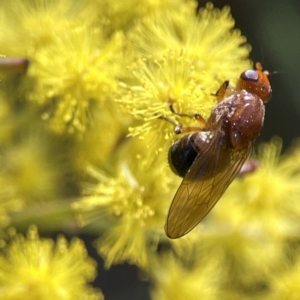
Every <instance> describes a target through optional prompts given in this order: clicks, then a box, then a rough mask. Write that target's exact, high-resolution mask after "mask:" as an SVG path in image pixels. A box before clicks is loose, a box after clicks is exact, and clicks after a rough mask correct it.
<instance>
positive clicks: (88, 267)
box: [0, 227, 102, 300]
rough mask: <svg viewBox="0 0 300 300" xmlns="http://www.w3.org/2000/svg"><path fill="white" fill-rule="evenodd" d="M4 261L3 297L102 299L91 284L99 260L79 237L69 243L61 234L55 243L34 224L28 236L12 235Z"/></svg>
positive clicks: (0, 279) (0, 280)
mask: <svg viewBox="0 0 300 300" xmlns="http://www.w3.org/2000/svg"><path fill="white" fill-rule="evenodd" d="M0 262H1V263H0V265H1V267H0V297H1V299H7V300H18V299H32V300H47V299H49V300H50V299H66V300H73V299H74V300H75V299H76V300H77V299H95V300H96V299H102V296H101V293H100V292H99V291H98V290H95V289H92V287H91V286H89V285H88V282H89V281H91V280H93V279H94V278H95V274H96V271H95V262H94V261H93V260H92V259H91V258H89V257H88V256H87V253H86V250H85V247H84V244H83V243H82V241H80V240H79V239H73V240H72V241H71V242H70V243H68V242H67V240H66V239H65V238H64V237H59V238H58V239H57V242H56V244H55V243H54V242H53V240H51V239H42V238H39V236H38V233H37V229H36V228H35V227H31V228H30V229H29V231H28V234H27V237H24V236H23V235H21V234H18V235H15V236H12V237H11V241H10V242H9V243H8V244H7V245H6V246H5V247H4V248H3V249H2V253H1V254H0Z"/></svg>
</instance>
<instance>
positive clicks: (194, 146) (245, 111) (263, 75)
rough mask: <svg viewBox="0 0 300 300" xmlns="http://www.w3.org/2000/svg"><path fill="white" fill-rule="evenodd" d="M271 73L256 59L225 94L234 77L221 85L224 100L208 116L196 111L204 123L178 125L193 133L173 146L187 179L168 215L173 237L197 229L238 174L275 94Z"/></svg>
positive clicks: (173, 162)
mask: <svg viewBox="0 0 300 300" xmlns="http://www.w3.org/2000/svg"><path fill="white" fill-rule="evenodd" d="M268 75H269V73H268V72H267V71H263V70H262V66H261V64H260V63H256V70H247V71H245V72H243V73H242V74H241V75H240V78H239V79H238V82H237V85H236V87H235V89H233V90H231V92H230V96H228V97H227V98H225V99H223V98H224V96H225V93H227V92H228V90H229V89H228V86H229V81H228V80H227V81H225V82H224V83H223V84H222V85H221V87H220V89H219V90H218V92H217V93H216V94H215V95H216V96H217V100H218V104H217V105H216V106H215V107H214V108H213V109H212V111H211V115H210V117H209V118H208V119H207V120H205V119H203V118H202V117H201V116H200V115H199V114H195V115H194V117H195V118H196V119H197V120H198V121H199V122H200V124H201V127H184V126H182V125H181V124H178V125H176V127H175V132H176V133H177V134H181V133H188V134H187V135H185V136H183V137H182V138H181V139H179V140H178V141H176V142H175V143H174V144H173V146H172V147H171V148H170V150H169V164H170V167H171V169H172V170H173V171H174V172H175V173H176V174H177V175H179V176H181V177H183V181H182V183H181V184H180V186H179V188H178V190H177V192H176V195H175V197H174V199H173V201H172V203H171V206H170V209H169V213H168V216H167V222H166V225H165V231H166V234H167V236H168V237H170V238H179V237H181V236H183V235H185V234H187V233H188V232H189V231H191V230H192V229H193V228H194V227H195V226H196V225H197V224H198V223H199V222H200V221H201V220H202V219H203V218H204V217H205V216H206V215H207V214H208V213H209V212H210V210H211V209H212V208H213V207H214V205H215V204H216V203H217V201H218V200H219V199H220V198H221V196H222V195H223V194H224V192H225V191H226V189H227V188H228V186H229V185H230V183H231V182H232V181H233V180H234V178H235V177H236V176H237V175H238V173H239V171H240V170H241V168H242V166H243V164H244V162H245V161H246V159H247V156H248V153H249V151H250V149H251V145H252V142H253V140H254V139H255V138H256V137H257V136H258V135H259V133H260V131H261V129H262V126H263V122H264V115H265V106H264V103H266V102H267V101H268V100H269V99H270V98H271V95H272V89H271V86H270V83H269V80H268ZM170 108H171V110H172V111H173V112H174V113H176V112H175V111H174V109H173V107H172V106H171V107H170ZM176 114H179V115H182V116H184V114H180V113H176ZM165 119H166V118H165ZM167 120H169V119H167ZM169 121H171V120H169ZM171 122H172V121H171ZM173 123H174V122H173Z"/></svg>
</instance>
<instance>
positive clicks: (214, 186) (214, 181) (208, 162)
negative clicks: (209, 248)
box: [165, 131, 251, 238]
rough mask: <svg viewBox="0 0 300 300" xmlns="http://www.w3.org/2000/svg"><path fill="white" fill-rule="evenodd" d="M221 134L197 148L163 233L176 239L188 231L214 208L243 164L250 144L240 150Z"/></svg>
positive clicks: (170, 210)
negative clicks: (198, 150) (229, 143)
mask: <svg viewBox="0 0 300 300" xmlns="http://www.w3.org/2000/svg"><path fill="white" fill-rule="evenodd" d="M226 141H227V140H226V137H225V136H224V133H223V132H221V131H217V132H215V135H214V137H213V138H212V139H211V140H210V141H209V142H208V143H204V144H203V145H202V146H201V152H200V153H199V154H198V155H197V157H196V159H195V161H194V162H193V164H192V166H191V168H190V170H189V171H188V173H187V174H186V175H185V177H184V179H183V181H182V183H181V185H180V186H179V188H178V190H177V192H176V195H175V197H174V199H173V201H172V204H171V206H170V209H169V213H168V217H167V223H166V225H165V231H166V234H167V236H168V237H170V238H179V237H181V236H183V235H185V234H186V233H188V232H189V231H191V230H192V229H193V228H194V227H195V226H196V225H197V224H198V223H199V222H200V221H201V220H202V219H203V218H204V217H205V216H206V215H207V214H208V213H209V212H210V210H211V209H212V208H213V207H214V205H215V204H216V203H217V201H218V200H219V199H220V198H221V196H222V195H223V193H224V192H225V191H226V189H227V188H228V186H229V185H230V183H231V182H232V181H233V179H234V178H235V177H236V175H237V174H238V172H239V170H240V169H241V167H242V165H243V163H244V162H245V160H246V158H247V155H248V152H249V149H250V145H251V143H249V145H247V146H245V148H243V149H241V150H235V149H232V148H231V147H230V146H229V145H227V142H226Z"/></svg>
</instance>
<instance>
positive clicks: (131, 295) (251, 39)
mask: <svg viewBox="0 0 300 300" xmlns="http://www.w3.org/2000/svg"><path fill="white" fill-rule="evenodd" d="M212 2H213V4H214V6H216V7H219V8H222V7H223V6H225V5H229V6H230V7H231V13H232V15H233V17H234V19H235V21H236V26H235V27H236V28H239V29H240V30H241V32H242V34H243V35H244V36H246V37H247V39H248V43H249V44H251V46H252V52H251V54H250V58H251V60H252V61H253V62H254V63H255V62H257V61H259V62H261V63H262V65H263V68H264V69H266V70H268V71H269V72H270V73H271V74H272V75H271V76H270V82H271V85H272V89H273V97H272V99H271V101H270V102H269V103H268V104H267V106H266V117H265V125H264V128H263V130H262V132H261V135H260V137H259V138H258V140H257V142H256V144H257V143H260V142H263V141H269V140H270V138H271V137H273V136H274V135H278V136H280V137H282V138H283V147H284V149H287V148H288V147H289V146H290V145H291V143H292V141H293V140H295V139H296V138H298V137H299V135H300V134H299V131H300V74H299V72H300V70H299V67H300V1H299V0H217V1H212ZM199 3H200V6H205V4H206V1H205V2H204V1H199ZM226 59H227V58H226V57H224V60H226ZM84 239H85V240H86V236H85V237H84ZM91 239H92V237H91ZM89 250H90V251H91V254H94V255H93V256H94V257H95V258H97V260H99V257H98V255H97V254H96V251H95V250H94V249H89ZM98 271H99V276H98V278H97V280H96V282H95V285H96V286H98V287H100V288H101V289H102V290H103V293H104V295H105V299H106V300H135V299H139V300H140V299H141V300H147V299H150V296H149V294H148V288H149V285H148V283H147V281H141V280H139V270H138V269H137V268H136V267H134V266H129V265H119V266H113V267H112V268H111V269H110V270H109V271H105V270H104V269H103V268H102V267H101V264H100V265H99V270H98ZM187 300H188V299H187Z"/></svg>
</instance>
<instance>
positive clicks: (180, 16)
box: [117, 2, 250, 148]
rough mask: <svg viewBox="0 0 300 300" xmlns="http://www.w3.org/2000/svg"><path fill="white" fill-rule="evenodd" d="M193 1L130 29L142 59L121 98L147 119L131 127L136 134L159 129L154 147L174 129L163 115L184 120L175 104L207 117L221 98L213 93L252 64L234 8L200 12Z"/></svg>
mask: <svg viewBox="0 0 300 300" xmlns="http://www.w3.org/2000/svg"><path fill="white" fill-rule="evenodd" d="M190 4H191V2H187V3H185V2H183V3H182V4H181V7H182V9H179V8H177V9H176V10H175V9H174V10H172V9H170V10H168V11H167V12H166V11H161V12H159V13H157V14H154V15H153V16H150V17H148V18H145V19H142V20H141V21H140V22H138V23H137V25H136V27H135V28H134V29H133V30H132V31H131V32H130V34H129V41H130V44H131V47H132V49H133V50H134V52H133V53H135V56H136V59H135V62H134V63H132V64H130V65H129V69H128V70H129V71H130V72H131V74H132V79H131V80H129V81H128V82H126V81H123V82H121V86H120V87H121V89H122V90H123V93H121V95H120V97H119V98H118V99H117V101H118V102H119V103H120V104H121V105H122V106H123V107H124V108H125V111H127V112H129V113H131V114H132V115H133V116H134V117H136V118H137V119H139V120H141V123H142V124H141V125H140V126H137V125H135V126H133V127H131V128H130V131H131V135H133V136H135V135H139V136H141V137H143V136H144V135H145V134H147V133H149V132H150V131H154V132H158V133H159V135H158V139H157V143H155V144H154V145H152V147H153V148H157V147H159V146H158V145H159V144H161V143H163V142H164V138H166V137H167V138H168V137H169V136H170V133H171V132H172V129H171V127H170V124H167V123H166V122H164V125H161V124H162V122H161V120H159V121H158V120H157V118H159V117H160V116H169V117H170V116H171V117H172V118H173V119H174V120H176V119H177V121H178V117H177V116H176V115H174V114H172V113H171V111H170V105H174V109H175V110H176V111H179V112H183V113H189V114H193V113H200V114H201V115H202V116H203V117H204V118H207V117H208V116H209V115H210V111H211V109H212V107H213V106H214V105H215V103H216V100H215V97H213V96H212V95H211V93H214V92H216V91H217V90H218V88H219V87H220V85H221V83H223V82H224V80H226V79H230V80H232V81H233V83H234V82H235V80H236V79H237V77H238V76H239V75H240V73H241V72H242V71H244V70H245V69H247V68H250V63H249V61H248V60H247V55H248V53H249V50H250V49H249V46H248V45H246V44H245V41H246V40H245V38H244V37H243V36H241V35H240V32H239V31H237V30H232V28H233V25H234V22H233V19H232V17H231V16H230V14H229V10H228V8H224V9H223V10H221V11H220V10H218V9H214V8H213V6H212V4H208V5H207V7H206V8H205V9H202V10H200V12H199V15H198V16H197V15H196V14H195V13H194V9H195V7H193V6H192V5H190ZM224 58H226V59H224ZM233 62H234V63H233ZM121 89H120V90H121ZM181 122H183V121H182V120H181Z"/></svg>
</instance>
